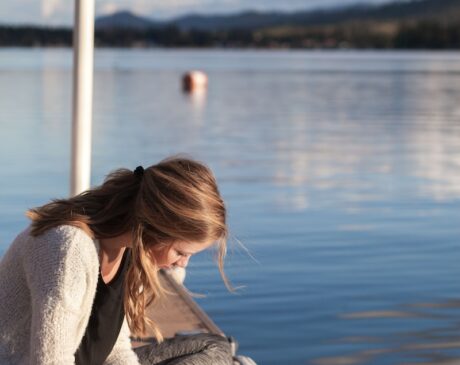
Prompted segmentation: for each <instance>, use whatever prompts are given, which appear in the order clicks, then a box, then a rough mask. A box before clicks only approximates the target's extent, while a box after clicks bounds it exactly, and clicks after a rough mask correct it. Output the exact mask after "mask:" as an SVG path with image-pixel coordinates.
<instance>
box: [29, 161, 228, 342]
mask: <svg viewBox="0 0 460 365" xmlns="http://www.w3.org/2000/svg"><path fill="white" fill-rule="evenodd" d="M27 216H28V217H29V218H30V219H31V220H32V234H33V235H39V234H41V233H43V232H44V231H46V230H47V229H49V228H52V227H56V226H59V225H64V224H67V225H72V226H76V227H79V228H81V229H83V230H84V231H85V232H87V233H88V234H89V235H90V236H91V237H93V238H109V237H116V236H118V235H121V234H123V233H126V232H129V231H130V232H131V233H132V237H133V240H132V249H131V263H130V266H129V269H128V272H127V273H126V276H125V292H124V307H125V313H126V317H127V320H128V323H129V326H130V329H131V331H132V333H134V334H135V335H137V336H143V335H145V333H146V329H147V327H150V328H151V329H152V330H153V332H154V334H155V336H156V338H157V339H158V340H159V341H161V340H162V339H163V337H162V335H161V333H160V330H159V328H158V327H157V326H156V325H155V323H153V322H152V321H151V320H150V319H149V318H147V316H146V315H145V309H146V307H147V306H148V305H149V304H151V303H152V302H153V301H155V300H157V299H159V298H160V297H162V296H163V295H164V293H165V291H164V289H163V288H162V286H161V284H160V281H159V278H158V266H157V264H156V261H155V257H154V256H153V255H152V251H153V250H164V249H167V248H168V247H170V245H172V244H173V243H174V242H178V241H181V242H184V241H185V242H203V243H205V242H216V244H217V263H218V267H219V271H220V273H221V276H222V279H223V280H224V283H225V284H226V286H227V288H230V285H229V283H228V280H227V278H226V275H225V273H224V258H225V255H226V247H227V237H228V228H227V224H226V209H225V205H224V202H223V200H222V198H221V195H220V193H219V189H218V187H217V183H216V179H215V177H214V175H213V173H212V172H211V170H210V169H209V168H208V167H207V166H206V165H204V164H203V163H201V162H198V161H196V160H193V159H191V158H187V157H181V156H173V157H169V158H167V159H165V160H162V161H161V162H159V163H158V164H156V165H153V166H150V167H148V168H146V169H145V170H144V172H143V174H142V175H140V174H135V173H133V172H132V171H130V170H127V169H118V170H115V171H114V172H112V173H110V174H109V175H108V176H107V178H106V179H105V181H104V183H103V184H102V185H100V186H98V187H95V188H92V189H90V190H88V191H85V192H83V193H81V194H79V195H77V196H75V197H72V198H69V199H60V200H53V201H52V202H51V203H49V204H46V205H44V206H42V207H39V208H35V209H30V210H29V211H28V212H27Z"/></svg>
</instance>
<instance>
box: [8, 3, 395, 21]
mask: <svg viewBox="0 0 460 365" xmlns="http://www.w3.org/2000/svg"><path fill="white" fill-rule="evenodd" d="M95 1H96V3H95V6H96V15H103V14H110V13H113V12H115V11H119V10H130V11H132V12H134V13H136V14H138V15H142V16H147V17H150V18H154V19H162V20H164V19H171V18H174V17H177V16H181V15H184V14H188V13H199V14H225V13H235V12H239V11H243V10H261V11H267V10H282V11H295V10H299V9H315V8H324V7H331V6H342V5H349V4H354V3H383V2H389V1H390V0H95ZM73 12H74V1H73V0H0V24H40V25H50V26H58V25H71V24H72V23H73Z"/></svg>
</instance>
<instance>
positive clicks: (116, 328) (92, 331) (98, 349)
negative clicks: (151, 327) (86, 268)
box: [75, 248, 130, 365]
mask: <svg viewBox="0 0 460 365" xmlns="http://www.w3.org/2000/svg"><path fill="white" fill-rule="evenodd" d="M129 261H130V251H129V249H128V248H127V249H125V252H124V253H123V258H122V261H121V264H120V267H119V269H118V272H117V273H116V275H115V276H114V278H113V279H112V280H111V281H110V282H109V283H107V284H106V283H104V280H102V275H101V273H100V271H99V278H98V281H97V290H96V297H95V298H94V303H93V307H92V310H91V316H90V318H89V323H88V327H86V332H85V334H84V336H83V339H82V341H81V343H80V346H79V348H78V350H77V352H76V353H75V363H76V364H77V365H102V364H103V363H104V361H105V360H106V359H107V357H108V356H109V354H110V352H111V351H112V349H113V346H114V345H115V342H116V341H117V338H118V335H119V333H120V329H121V325H122V324H123V320H124V316H125V310H124V307H123V281H124V280H123V279H124V277H125V273H126V271H127V270H128V265H129Z"/></svg>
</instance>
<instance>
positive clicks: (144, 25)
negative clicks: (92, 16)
mask: <svg viewBox="0 0 460 365" xmlns="http://www.w3.org/2000/svg"><path fill="white" fill-rule="evenodd" d="M161 26H164V22H156V21H154V20H153V19H149V18H146V17H142V16H139V15H136V14H134V13H132V12H130V11H119V12H116V13H114V14H111V15H105V16H100V17H97V18H96V22H95V27H96V29H136V30H146V29H149V28H158V27H161Z"/></svg>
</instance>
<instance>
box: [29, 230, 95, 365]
mask: <svg viewBox="0 0 460 365" xmlns="http://www.w3.org/2000/svg"><path fill="white" fill-rule="evenodd" d="M88 240H90V238H89V237H87V236H85V235H84V234H83V233H82V232H79V231H78V230H76V229H73V228H70V229H66V228H62V227H61V228H58V229H56V230H55V229H52V230H50V231H49V232H46V233H45V234H43V235H42V236H39V237H37V238H35V239H33V241H32V243H33V244H32V245H30V246H29V247H28V251H30V252H27V254H25V255H24V269H25V271H26V277H27V283H28V286H29V291H30V295H31V305H32V317H31V328H30V364H31V365H45V364H46V365H58V364H59V365H64V364H65V365H73V364H75V358H74V353H75V351H76V349H77V348H78V345H79V344H80V341H81V338H82V337H83V334H84V330H85V327H86V325H87V321H88V319H89V315H90V312H91V304H92V301H93V297H94V293H95V289H96V284H97V281H96V279H97V255H96V258H95V259H96V266H95V267H94V258H91V256H90V255H88V252H87V251H88V247H89V248H91V246H88V245H91V244H93V243H92V241H90V242H88ZM85 250H86V252H84V251H85ZM88 258H89V259H88ZM94 270H96V271H95V273H93V272H92V271H94ZM94 274H96V278H94V276H95V275H94Z"/></svg>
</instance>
